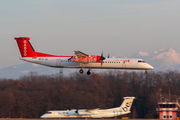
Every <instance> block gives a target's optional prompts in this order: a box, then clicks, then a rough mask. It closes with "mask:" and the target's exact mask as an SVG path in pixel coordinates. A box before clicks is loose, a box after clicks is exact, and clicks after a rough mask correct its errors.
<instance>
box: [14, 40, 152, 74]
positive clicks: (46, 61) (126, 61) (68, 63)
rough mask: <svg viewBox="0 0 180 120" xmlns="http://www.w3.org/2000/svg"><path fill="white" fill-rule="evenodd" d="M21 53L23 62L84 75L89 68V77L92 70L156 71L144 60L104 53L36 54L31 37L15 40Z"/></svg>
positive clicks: (76, 51)
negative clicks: (110, 56)
mask: <svg viewBox="0 0 180 120" xmlns="http://www.w3.org/2000/svg"><path fill="white" fill-rule="evenodd" d="M14 39H15V40H16V42H17V45H18V47H19V51H20V53H21V58H20V59H21V60H24V61H27V62H31V63H36V64H40V65H45V66H49V67H56V68H80V70H79V72H80V73H81V74H82V73H83V72H84V70H83V69H84V68H88V71H87V75H90V74H91V72H90V70H91V69H134V70H145V73H146V74H147V70H152V69H154V68H153V67H152V66H151V65H150V64H148V63H146V62H145V61H144V60H142V59H130V58H109V57H108V58H105V57H104V56H103V53H102V54H101V56H99V55H88V54H85V53H83V52H81V51H78V50H75V51H74V52H75V53H74V56H57V55H51V54H45V53H40V52H36V51H35V50H34V48H33V47H32V45H31V43H30V41H29V40H30V38H29V37H15V38H14Z"/></svg>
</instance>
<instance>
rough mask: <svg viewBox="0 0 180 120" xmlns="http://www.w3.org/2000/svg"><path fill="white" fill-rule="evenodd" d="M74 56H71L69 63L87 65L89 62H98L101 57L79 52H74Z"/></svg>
mask: <svg viewBox="0 0 180 120" xmlns="http://www.w3.org/2000/svg"><path fill="white" fill-rule="evenodd" d="M74 52H75V53H74V56H72V57H71V58H70V59H69V61H70V62H81V63H85V64H87V63H89V62H100V60H101V56H98V55H87V54H85V53H83V52H81V51H78V50H75V51H74Z"/></svg>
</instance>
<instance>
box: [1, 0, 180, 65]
mask: <svg viewBox="0 0 180 120" xmlns="http://www.w3.org/2000/svg"><path fill="white" fill-rule="evenodd" d="M179 6H180V1H179V0H173V1H172V0H14V1H13V0H1V1H0V55H1V59H0V68H3V67H7V66H10V65H15V64H22V63H24V62H23V61H21V60H20V59H19V57H20V53H19V49H18V47H17V44H16V41H15V40H14V37H30V38H31V40H30V42H31V44H32V45H33V47H34V49H35V50H36V51H38V52H43V53H48V54H54V55H73V54H74V50H80V51H82V52H84V53H86V54H91V55H101V53H102V52H103V54H104V56H105V57H106V56H107V55H108V54H110V56H115V55H118V54H120V55H122V56H127V57H128V56H130V55H131V54H133V53H135V52H139V51H142V52H148V53H151V52H153V51H155V50H159V49H162V48H164V47H166V46H169V47H171V48H173V49H175V50H176V51H177V52H180V47H179V45H180V40H179V38H180V33H179V31H180V7H179Z"/></svg>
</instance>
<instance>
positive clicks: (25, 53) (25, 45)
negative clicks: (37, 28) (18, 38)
mask: <svg viewBox="0 0 180 120" xmlns="http://www.w3.org/2000/svg"><path fill="white" fill-rule="evenodd" d="M26 43H27V42H26V40H24V56H27V44H26Z"/></svg>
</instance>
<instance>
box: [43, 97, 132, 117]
mask: <svg viewBox="0 0 180 120" xmlns="http://www.w3.org/2000/svg"><path fill="white" fill-rule="evenodd" d="M134 99H135V97H124V101H123V103H122V104H121V106H120V107H116V108H110V109H99V108H96V109H79V110H78V109H72V110H51V111H48V112H47V113H45V114H44V115H42V116H41V118H45V119H46V118H108V117H116V116H120V115H124V114H128V113H131V111H130V109H131V106H132V103H133V100H134Z"/></svg>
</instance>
